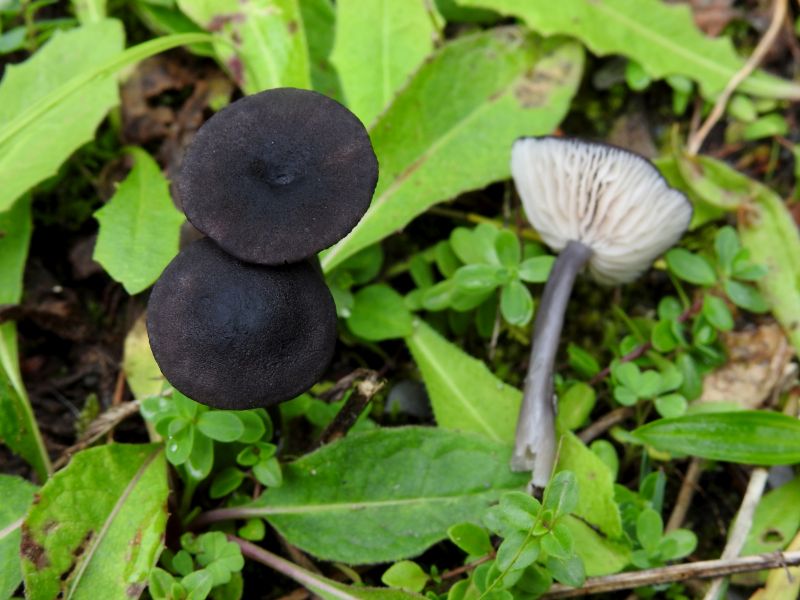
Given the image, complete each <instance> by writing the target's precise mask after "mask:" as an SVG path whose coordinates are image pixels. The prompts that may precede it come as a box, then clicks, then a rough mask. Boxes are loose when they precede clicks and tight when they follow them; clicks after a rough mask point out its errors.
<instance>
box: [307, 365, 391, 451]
mask: <svg viewBox="0 0 800 600" xmlns="http://www.w3.org/2000/svg"><path fill="white" fill-rule="evenodd" d="M384 383H385V382H383V381H381V380H380V379H379V378H378V374H377V373H375V372H374V371H369V372H368V373H367V376H366V378H365V379H364V380H363V381H359V382H358V384H357V385H356V389H354V390H353V393H352V394H350V397H349V398H348V399H347V402H345V403H344V406H343V407H342V408H341V410H339V412H338V413H336V416H335V417H334V418H333V421H331V423H330V425H328V426H327V427H326V428H325V431H323V432H322V435H320V437H319V444H318V446H323V445H325V444H330V443H331V442H333V441H335V440H338V439H339V438H341V437H344V435H345V434H346V433H347V432H348V431H349V430H350V428H351V427H352V426H353V425H355V424H356V421H357V420H358V417H360V416H361V413H362V412H364V409H365V408H366V407H367V404H369V402H370V400H372V398H373V397H374V396H375V394H377V393H378V392H379V391H380V390H381V388H383V386H384Z"/></svg>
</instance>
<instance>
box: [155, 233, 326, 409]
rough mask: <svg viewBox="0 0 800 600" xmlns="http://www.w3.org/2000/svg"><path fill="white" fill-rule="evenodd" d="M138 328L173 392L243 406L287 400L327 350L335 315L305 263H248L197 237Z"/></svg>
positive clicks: (310, 379) (313, 376)
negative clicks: (144, 325)
mask: <svg viewBox="0 0 800 600" xmlns="http://www.w3.org/2000/svg"><path fill="white" fill-rule="evenodd" d="M147 330H148V334H149V337H150V345H151V347H152V350H153V355H154V356H155V359H156V362H157V363H158V365H159V367H160V368H161V371H162V372H163V373H164V375H165V376H166V378H167V379H168V380H169V382H170V383H171V384H172V385H173V386H174V387H175V388H177V389H178V390H180V391H181V392H182V393H183V394H185V395H186V396H188V397H190V398H192V399H193V400H196V401H197V402H201V403H203V404H207V405H209V406H214V407H216V408H224V409H237V410H243V409H248V408H255V407H259V406H268V405H271V404H276V403H278V402H283V401H284V400H289V399H291V398H294V397H295V396H297V395H298V394H301V393H302V392H305V391H306V390H308V389H309V388H310V387H311V386H312V385H313V384H314V383H315V382H316V381H317V380H318V379H319V378H320V377H321V376H322V374H323V373H324V372H325V369H326V368H327V366H328V363H329V362H330V360H331V358H332V356H333V350H334V346H335V344H336V310H335V308H334V304H333V298H332V297H331V294H330V291H329V290H328V288H327V286H326V285H325V281H324V279H323V278H322V276H321V275H320V274H319V271H318V270H317V269H316V268H315V267H314V265H313V264H312V263H311V262H310V261H302V262H298V263H293V264H289V265H281V266H264V265H254V264H249V263H246V262H243V261H241V260H238V259H236V258H235V257H233V256H230V255H229V254H227V253H226V252H224V251H223V250H221V249H220V248H219V247H218V246H217V245H216V244H215V243H214V242H213V241H211V240H210V239H208V238H204V239H201V240H199V241H197V242H194V243H192V244H190V245H189V246H187V247H186V248H184V249H183V250H182V251H181V252H180V253H179V254H178V255H177V256H176V257H175V258H174V259H173V260H172V262H171V263H170V264H169V265H168V266H167V268H166V269H165V270H164V273H163V274H162V275H161V277H160V278H159V280H158V281H157V282H156V284H155V287H154V288H153V291H152V294H151V295H150V301H149V304H148V311H147Z"/></svg>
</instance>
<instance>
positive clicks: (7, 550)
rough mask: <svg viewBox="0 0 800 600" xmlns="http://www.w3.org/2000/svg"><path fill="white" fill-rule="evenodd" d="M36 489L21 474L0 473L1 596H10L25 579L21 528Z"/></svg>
mask: <svg viewBox="0 0 800 600" xmlns="http://www.w3.org/2000/svg"><path fill="white" fill-rule="evenodd" d="M35 491H36V486H35V485H33V484H32V483H30V482H28V481H26V480H24V479H22V478H21V477H16V476H13V475H3V474H0V498H2V499H3V500H2V502H0V598H10V597H11V595H12V594H13V593H14V590H16V589H17V586H19V584H20V582H21V581H22V571H21V570H20V562H19V561H20V558H19V544H20V540H21V539H22V534H21V533H20V530H21V527H22V520H23V519H22V518H23V516H24V515H25V513H26V512H27V510H28V507H29V506H30V505H31V502H33V494H34V492H35Z"/></svg>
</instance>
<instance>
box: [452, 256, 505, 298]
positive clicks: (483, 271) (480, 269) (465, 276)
mask: <svg viewBox="0 0 800 600" xmlns="http://www.w3.org/2000/svg"><path fill="white" fill-rule="evenodd" d="M503 271H505V269H503V268H502V267H497V266H494V265H487V264H483V263H476V264H471V265H464V266H463V267H460V268H459V269H458V270H457V271H456V273H455V275H454V276H453V281H454V282H455V284H456V287H457V288H458V289H459V290H462V291H464V292H470V293H474V294H481V293H486V292H491V291H492V290H494V289H495V288H496V287H497V286H498V285H500V283H501V277H500V275H501V272H503Z"/></svg>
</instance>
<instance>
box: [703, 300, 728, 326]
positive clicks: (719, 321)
mask: <svg viewBox="0 0 800 600" xmlns="http://www.w3.org/2000/svg"><path fill="white" fill-rule="evenodd" d="M703 316H704V317H705V318H706V320H707V321H708V322H709V323H711V324H712V325H713V326H714V327H716V328H717V329H719V330H720V331H730V330H731V329H733V315H732V314H731V311H730V310H728V305H727V304H726V303H725V300H723V299H722V298H719V297H718V296H712V295H710V294H709V295H707V296H706V297H705V298H703Z"/></svg>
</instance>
